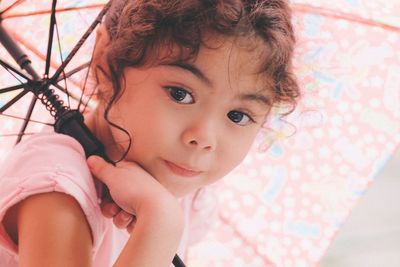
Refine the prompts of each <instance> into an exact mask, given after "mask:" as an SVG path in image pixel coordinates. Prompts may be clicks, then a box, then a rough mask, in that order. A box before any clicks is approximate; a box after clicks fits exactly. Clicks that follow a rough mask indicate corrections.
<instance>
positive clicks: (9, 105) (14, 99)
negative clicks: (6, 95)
mask: <svg viewBox="0 0 400 267" xmlns="http://www.w3.org/2000/svg"><path fill="white" fill-rule="evenodd" d="M28 92H29V91H28V90H24V91H22V92H21V93H19V94H18V95H16V96H15V97H14V98H13V99H11V100H10V101H8V102H7V103H6V104H5V105H4V106H2V107H1V108H0V114H2V113H3V112H4V111H6V110H7V109H8V108H9V107H11V106H12V105H13V104H14V103H15V102H17V101H18V100H19V99H21V98H22V97H23V96H24V95H26V94H27V93H28Z"/></svg>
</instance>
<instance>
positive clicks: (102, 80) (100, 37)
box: [91, 25, 112, 98]
mask: <svg viewBox="0 0 400 267" xmlns="http://www.w3.org/2000/svg"><path fill="white" fill-rule="evenodd" d="M109 44H110V37H109V34H108V31H107V29H106V27H105V26H104V25H100V26H99V28H98V29H97V31H96V42H95V47H94V51H93V58H92V67H91V73H92V74H93V77H96V78H97V83H98V84H97V87H98V90H99V92H98V93H99V94H100V95H99V96H100V98H108V97H109V96H110V93H111V94H112V85H111V83H110V81H109V80H108V78H107V77H106V76H105V74H104V72H105V73H106V74H107V75H108V73H110V71H109V67H108V64H107V58H106V56H107V48H108V46H109Z"/></svg>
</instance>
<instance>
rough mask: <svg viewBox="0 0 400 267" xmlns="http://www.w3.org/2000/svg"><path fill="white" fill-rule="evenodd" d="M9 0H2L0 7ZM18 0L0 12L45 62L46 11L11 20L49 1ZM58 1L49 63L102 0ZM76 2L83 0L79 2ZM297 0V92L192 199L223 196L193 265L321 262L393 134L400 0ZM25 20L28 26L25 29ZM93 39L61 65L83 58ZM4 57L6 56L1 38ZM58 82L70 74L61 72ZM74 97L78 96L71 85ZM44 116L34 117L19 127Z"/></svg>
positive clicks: (6, 82) (56, 61) (8, 123)
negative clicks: (291, 108) (240, 157)
mask: <svg viewBox="0 0 400 267" xmlns="http://www.w3.org/2000/svg"><path fill="white" fill-rule="evenodd" d="M14 2H15V1H4V0H3V1H2V2H1V6H0V10H5V9H4V7H5V8H7V7H9V6H11V5H12V3H14ZM17 2H23V3H21V4H19V5H16V6H13V8H12V9H10V10H9V11H8V12H5V13H4V14H5V15H8V16H10V17H9V19H5V20H4V21H3V22H2V23H3V25H4V26H5V27H6V26H7V23H9V24H8V28H7V29H9V30H10V32H11V34H12V35H13V36H14V37H16V38H19V39H18V40H19V42H20V43H21V44H22V46H23V47H24V48H27V49H26V51H27V54H29V57H30V58H31V60H32V62H33V63H32V65H34V66H39V67H37V69H41V70H43V69H45V64H44V60H43V59H44V58H45V56H44V55H46V49H47V43H46V42H43V37H45V38H44V39H45V40H46V36H47V35H48V33H47V30H48V27H47V26H43V27H35V29H32V25H48V20H49V16H40V15H34V16H33V15H32V16H25V17H19V16H18V21H23V22H24V23H22V22H18V28H19V29H20V30H17V27H16V26H17V25H16V23H13V22H12V21H13V19H14V18H15V20H16V17H17V16H15V15H14V17H12V16H11V14H13V13H14V14H18V13H19V12H27V11H29V12H30V11H32V12H34V10H43V6H42V5H41V3H42V2H43V3H46V4H47V6H49V1H17ZM58 2H59V3H58V7H57V8H58V9H60V12H59V14H58V15H59V16H60V17H57V18H58V21H59V23H60V25H59V29H58V30H59V31H60V38H61V39H62V42H61V43H62V47H61V49H60V50H61V53H58V54H60V55H61V56H58V55H57V56H52V61H53V63H52V64H51V66H50V73H52V72H54V71H55V70H56V69H57V66H59V65H60V62H61V60H60V58H63V59H65V58H66V56H67V54H68V52H69V51H70V49H71V48H72V47H73V44H75V42H76V41H77V40H78V39H79V37H80V36H81V35H83V32H84V31H85V30H86V28H87V27H89V25H90V23H91V21H92V20H93V18H94V17H95V16H96V15H97V13H98V12H99V11H100V8H99V7H98V6H97V4H98V3H100V4H104V2H105V1H58ZM47 6H46V8H45V9H47V10H48V9H50V8H51V5H50V6H49V7H47ZM79 6H80V7H82V6H86V7H87V8H83V9H82V8H81V9H75V7H79ZM292 6H293V9H294V23H295V26H296V29H297V32H298V48H297V52H296V60H295V65H296V73H297V75H298V77H299V81H300V82H301V85H302V88H303V91H304V98H303V100H302V102H301V103H300V104H299V106H298V109H297V110H296V111H295V112H294V113H293V114H292V115H291V116H290V117H287V118H285V119H284V120H281V119H279V117H278V116H276V117H275V118H272V119H271V120H270V121H268V122H267V123H266V125H265V130H263V131H261V132H260V134H259V136H258V138H257V140H256V142H255V144H254V147H253V149H252V151H251V152H250V153H249V155H248V156H247V157H246V159H245V161H244V162H243V163H242V164H241V165H240V166H238V167H237V168H236V169H235V170H234V171H233V172H232V173H231V174H229V175H228V176H227V177H226V178H225V179H224V180H223V181H222V182H220V183H218V184H216V185H214V186H212V187H210V188H209V189H207V190H205V191H204V192H202V195H201V197H199V198H198V200H197V202H196V203H195V208H197V209H199V210H200V211H201V210H206V209H205V207H210V205H211V206H212V205H214V204H215V205H217V204H216V203H217V202H218V203H219V204H218V206H217V208H216V213H215V215H216V220H215V221H214V220H210V221H213V223H210V225H212V230H210V231H208V232H207V233H206V234H205V236H203V237H202V240H201V241H199V242H198V243H197V244H196V245H194V246H193V247H192V248H191V249H190V250H189V251H188V253H187V255H186V258H187V263H188V265H189V266H195V267H196V266H313V265H316V264H317V263H318V262H319V260H320V259H321V257H322V256H323V254H324V252H325V251H326V249H327V247H328V246H329V244H330V242H331V240H332V238H333V237H334V235H335V233H337V231H338V229H339V228H340V225H341V224H342V223H343V221H344V220H345V219H346V218H347V216H348V214H349V212H350V210H351V209H352V208H353V207H354V205H355V203H356V202H357V200H358V199H359V198H360V197H361V196H362V194H363V193H364V191H365V190H366V188H367V187H368V185H370V183H371V182H372V181H373V178H374V176H375V174H376V173H377V172H378V171H379V170H380V169H381V168H382V166H383V165H384V163H385V162H386V161H387V160H388V158H389V157H390V155H392V153H393V152H394V150H395V148H396V147H397V146H398V144H399V141H400V135H399V123H398V121H399V117H400V112H399V106H400V105H399V104H400V103H399V102H400V100H399V84H400V77H399V76H398V73H399V70H400V54H399V53H400V52H399V51H400V49H399V48H400V47H399V46H400V30H399V27H400V21H399V19H398V18H397V16H396V14H399V12H400V3H396V2H395V1H383V0H374V1H368V3H365V1H363V3H362V1H357V0H354V1H345V0H342V1H336V2H335V3H332V2H331V1H326V0H324V1H311V0H310V1H306V0H303V1H300V0H296V1H292ZM327 7H329V8H327ZM62 10H68V11H65V12H62ZM7 13H8V14H7ZM61 16H63V17H62V18H61ZM71 20H74V22H73V23H72V22H71ZM61 23H63V25H62V24H61ZM82 25H85V26H84V27H82ZM25 27H26V28H29V31H28V32H23V30H21V29H23V28H25ZM39 39H41V40H39ZM24 40H25V41H24ZM91 43H92V42H90V40H89V42H88V47H87V48H82V50H80V54H79V56H77V57H75V58H79V61H78V62H76V63H74V62H71V65H69V68H70V69H67V70H66V72H69V71H73V70H74V69H75V68H76V67H78V68H79V67H80V66H81V65H82V64H84V63H86V61H87V60H89V57H88V55H89V56H90V52H87V51H90V50H91V47H90V44H91ZM0 49H1V48H0ZM55 50H57V49H56V48H55ZM67 51H68V52H67ZM3 57H4V58H6V57H7V56H6V52H5V51H4V49H3V50H0V58H3ZM85 59H86V60H85ZM40 75H43V73H40ZM84 77H85V72H78V74H77V76H71V77H70V78H69V79H68V86H67V87H68V90H69V92H70V93H69V94H70V95H73V94H76V95H79V88H80V87H82V82H81V81H82V80H85V79H84ZM9 78H10V73H8V72H4V71H0V83H1V86H0V88H4V87H9V86H13V85H15V84H16V83H15V80H13V81H12V82H10V79H9ZM60 87H62V88H64V87H66V86H65V85H64V84H63V83H60ZM15 94H17V92H11V93H9V94H8V95H7V98H6V96H4V94H0V106H2V104H1V103H5V102H6V101H7V100H8V99H10V98H12V97H14V96H15ZM87 95H90V92H89V93H87ZM78 99H79V97H78ZM64 100H65V101H68V99H66V98H64ZM30 101H31V100H30V99H28V100H27V101H26V102H22V101H21V102H18V103H17V104H14V105H13V106H12V109H11V108H10V110H8V112H9V114H14V115H15V114H17V115H18V116H19V117H24V116H25V113H26V107H27V106H29V104H30ZM69 101H71V105H73V104H74V102H79V100H78V101H76V100H74V99H73V98H72V97H71V98H70V100H69ZM34 113H36V114H34V115H33V116H32V117H33V118H35V120H36V119H37V120H39V118H40V121H42V122H43V121H47V119H46V118H45V117H44V116H45V115H44V114H47V113H48V112H47V111H44V110H43V108H42V110H41V109H40V107H37V109H36V108H35V110H34ZM276 113H279V110H277V111H276ZM0 120H1V121H0V133H1V134H3V137H1V139H0V160H1V158H2V157H5V155H6V152H7V151H8V150H9V149H10V148H11V147H12V146H13V142H10V140H11V138H14V137H9V134H12V133H18V132H19V129H20V128H21V125H19V124H18V122H19V121H21V120H17V119H14V118H13V119H11V118H9V117H5V116H1V117H0ZM22 122H23V120H22ZM42 127H43V124H42V123H36V122H32V123H30V124H29V126H28V128H27V130H26V132H28V133H29V132H36V131H38V130H39V129H40V128H42ZM5 135H7V136H5Z"/></svg>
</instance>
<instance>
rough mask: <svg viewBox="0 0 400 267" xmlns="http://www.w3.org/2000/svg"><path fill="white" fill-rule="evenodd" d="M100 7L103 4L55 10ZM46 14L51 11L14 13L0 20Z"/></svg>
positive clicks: (63, 10)
mask: <svg viewBox="0 0 400 267" xmlns="http://www.w3.org/2000/svg"><path fill="white" fill-rule="evenodd" d="M102 7H104V4H94V5H87V6H80V7H66V8H58V9H56V13H62V12H69V11H79V10H84V9H98V8H102ZM46 14H51V10H39V11H32V12H24V13H14V14H10V15H8V16H7V15H5V16H3V17H2V18H3V20H4V19H10V18H17V17H26V16H36V15H46Z"/></svg>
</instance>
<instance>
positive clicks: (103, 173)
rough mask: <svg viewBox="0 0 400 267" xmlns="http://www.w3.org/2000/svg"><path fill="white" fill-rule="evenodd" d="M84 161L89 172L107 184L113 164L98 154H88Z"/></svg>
mask: <svg viewBox="0 0 400 267" xmlns="http://www.w3.org/2000/svg"><path fill="white" fill-rule="evenodd" d="M86 162H87V164H88V166H89V169H90V172H91V173H92V174H93V175H94V176H96V178H97V179H99V180H100V181H102V182H103V183H105V184H106V185H108V182H109V179H110V177H111V168H112V167H113V166H112V165H111V164H109V163H107V162H106V161H105V160H104V159H103V158H102V157H99V156H90V157H89V158H88V159H87V161H86Z"/></svg>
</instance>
